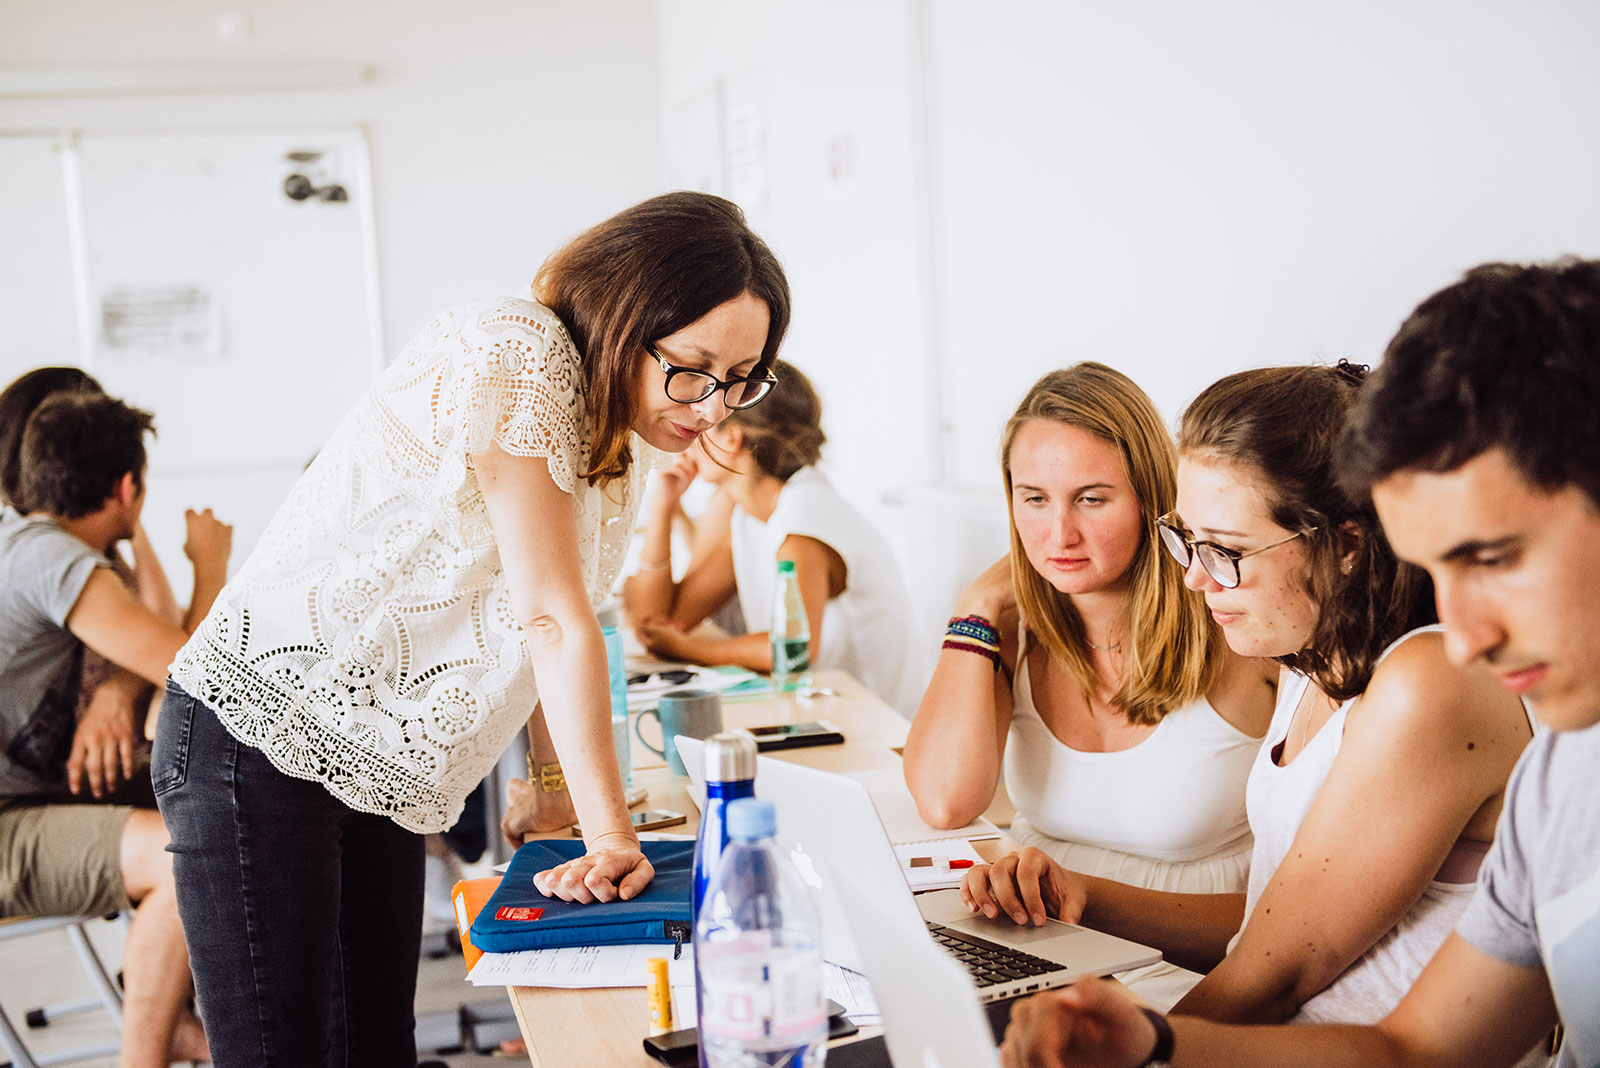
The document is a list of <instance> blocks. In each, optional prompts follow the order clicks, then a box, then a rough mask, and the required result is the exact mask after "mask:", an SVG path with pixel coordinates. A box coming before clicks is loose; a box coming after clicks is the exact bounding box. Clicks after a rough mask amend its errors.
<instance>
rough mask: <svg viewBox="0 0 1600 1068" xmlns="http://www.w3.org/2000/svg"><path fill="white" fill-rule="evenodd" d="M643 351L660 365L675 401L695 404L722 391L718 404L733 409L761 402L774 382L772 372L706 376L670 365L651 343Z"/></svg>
mask: <svg viewBox="0 0 1600 1068" xmlns="http://www.w3.org/2000/svg"><path fill="white" fill-rule="evenodd" d="M644 349H645V351H646V352H648V353H649V354H650V355H651V356H654V357H655V360H656V363H658V364H660V365H661V370H662V371H664V372H665V373H666V376H667V381H666V386H665V388H666V391H667V397H668V399H670V400H673V401H676V402H677V403H679V404H695V403H698V402H700V401H703V400H705V399H706V398H707V397H709V396H711V394H713V393H715V392H716V391H717V390H719V389H720V390H722V391H723V393H722V403H723V404H725V405H727V406H728V407H729V408H733V409H735V410H737V409H739V408H749V407H751V406H752V405H755V404H759V403H761V401H762V400H764V399H765V398H766V396H767V394H768V393H771V392H772V387H773V386H776V385H777V384H778V379H777V376H776V375H773V374H772V373H770V372H769V373H767V374H765V375H759V376H754V377H750V378H730V379H728V380H727V381H726V382H724V381H723V380H722V379H720V378H718V377H717V376H716V375H708V374H706V373H705V372H704V371H696V370H694V369H692V368H689V367H674V366H673V365H672V364H671V363H669V362H667V358H666V357H665V356H663V355H661V353H659V352H657V351H656V347H655V346H654V345H646V346H645V347H644Z"/></svg>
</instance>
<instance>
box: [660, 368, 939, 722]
mask: <svg viewBox="0 0 1600 1068" xmlns="http://www.w3.org/2000/svg"><path fill="white" fill-rule="evenodd" d="M776 374H777V378H778V385H777V387H776V389H775V390H774V392H773V395H772V398H771V399H770V400H769V401H767V403H765V404H763V405H761V407H759V408H753V409H743V410H739V411H735V412H733V413H731V414H730V415H729V416H728V418H727V419H726V420H724V421H723V422H722V424H721V425H719V426H718V427H716V428H715V429H713V430H710V431H708V432H707V433H706V434H705V436H704V437H702V438H701V447H700V448H699V449H696V450H694V452H693V453H691V454H689V455H686V456H685V457H684V458H683V459H682V460H680V461H679V462H678V465H677V466H676V467H673V468H671V469H669V470H667V471H664V472H662V474H661V475H660V476H659V478H658V483H657V487H656V491H655V492H654V493H652V495H651V504H650V510H649V513H648V515H647V516H646V519H645V536H644V549H643V558H642V561H641V565H640V571H639V574H638V575H636V576H634V578H633V579H632V580H631V581H630V582H629V585H628V609H629V612H630V613H631V614H632V615H633V617H634V618H635V619H636V620H637V621H638V631H639V640H640V641H642V642H643V643H644V645H645V648H647V649H649V650H650V651H651V652H652V653H654V654H656V655H657V656H661V657H666V658H668V659H671V660H683V661H687V662H688V663H691V664H738V665H740V666H742V667H747V668H750V669H751V670H754V671H770V670H771V669H772V647H771V645H770V644H769V642H768V627H769V626H770V625H771V622H772V610H773V600H774V591H775V590H776V588H777V581H776V562H777V561H780V560H789V561H792V562H793V563H794V568H795V575H796V577H797V579H798V581H799V585H800V596H801V599H802V600H803V601H804V602H805V606H806V617H807V620H808V622H809V624H810V629H811V646H810V653H811V666H812V668H813V669H826V668H840V669H842V670H845V671H848V672H850V673H851V674H852V675H853V676H855V677H856V678H857V679H860V680H861V682H862V683H863V684H864V685H865V686H866V687H867V688H868V689H869V690H872V691H873V692H874V693H876V694H877V695H878V696H879V697H881V698H883V699H884V701H886V702H887V703H888V704H890V705H891V706H893V707H894V708H896V709H898V710H900V712H901V714H908V713H909V712H910V711H911V709H912V708H913V707H915V703H916V699H917V695H918V694H919V693H920V691H921V688H922V683H923V676H922V673H921V671H919V670H918V668H919V666H920V665H919V664H918V663H917V659H916V655H915V651H916V642H915V640H914V637H913V635H912V632H911V601H910V597H909V596H908V594H907V593H906V585H905V582H904V580H903V579H902V578H901V575H900V566H899V564H898V563H897V562H896V561H895V558H894V553H893V552H892V550H890V548H889V544H888V542H886V541H884V539H883V536H882V535H881V534H879V533H878V531H877V528H875V527H874V526H873V525H872V522H871V521H870V520H869V519H867V517H866V516H865V515H863V514H862V513H861V511H860V510H859V509H857V508H856V507H855V506H854V505H852V504H851V503H850V502H849V501H847V500H845V498H844V497H843V496H842V495H840V493H839V491H838V490H836V489H835V488H834V487H833V484H832V483H831V482H829V481H828V478H827V476H826V475H824V474H823V473H822V472H821V471H820V470H818V469H817V467H816V466H815V465H816V464H817V462H818V461H819V460H820V459H821V458H822V444H823V441H824V440H825V436H824V435H823V432H822V401H821V400H820V399H819V398H818V397H817V391H816V390H815V389H813V388H812V387H811V382H810V380H809V379H807V378H806V376H805V375H804V374H802V373H801V372H800V369H799V368H797V367H794V366H792V365H790V364H787V363H784V362H782V361H779V363H778V365H777V368H776ZM697 475H698V477H700V478H703V479H705V480H706V481H707V482H710V483H712V484H713V485H715V486H717V487H718V489H720V490H724V491H726V493H727V494H728V496H729V498H730V499H731V501H732V502H733V505H734V507H733V510H732V514H731V515H727V514H723V515H721V516H720V522H717V521H716V520H710V519H708V520H707V521H708V522H713V523H715V524H716V525H715V526H714V528H713V529H710V530H706V531H697V533H696V542H697V547H704V548H702V551H700V552H697V553H696V554H695V557H694V559H693V560H691V562H690V566H689V569H688V570H687V571H686V572H685V573H684V576H683V579H682V581H680V582H674V581H673V578H672V537H671V533H672V532H671V524H672V516H673V513H674V511H675V509H676V507H677V504H678V501H679V500H681V499H682V497H683V494H684V491H685V490H686V489H688V487H689V484H690V483H691V482H692V481H693V480H694V479H695V477H696V476H697ZM735 594H737V596H738V598H739V606H740V608H741V610H742V611H743V613H744V623H745V629H746V631H747V632H748V633H746V634H742V635H739V636H738V637H733V638H714V637H706V636H702V635H698V634H693V633H690V632H691V631H692V630H693V629H694V628H695V627H696V626H697V625H698V624H699V623H700V621H701V620H703V619H705V618H706V616H707V615H709V614H710V613H712V612H714V611H715V610H716V609H717V608H718V607H719V606H720V605H722V604H723V603H724V602H726V601H727V600H728V598H729V597H732V596H734V595H735Z"/></svg>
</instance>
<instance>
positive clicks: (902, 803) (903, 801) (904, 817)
mask: <svg viewBox="0 0 1600 1068" xmlns="http://www.w3.org/2000/svg"><path fill="white" fill-rule="evenodd" d="M846 774H848V775H849V776H850V778H852V779H855V780H856V781H857V782H859V783H861V785H863V786H865V787H866V788H867V793H868V794H870V795H871V796H872V807H873V808H875V809H877V810H878V819H879V820H881V821H882V822H883V830H884V833H885V834H887V835H888V836H889V841H891V842H893V843H894V844H895V845H899V844H900V843H902V842H931V841H935V840H938V839H943V838H995V837H998V836H999V834H1000V828H998V827H996V826H995V825H994V824H992V823H990V822H989V821H988V820H986V819H984V818H983V817H982V816H979V817H978V818H977V819H976V820H974V821H973V822H971V823H969V824H967V825H966V826H965V827H955V828H952V829H950V830H947V831H942V830H939V829H938V828H937V827H929V826H928V825H927V824H926V823H923V822H922V817H921V816H919V815H917V803H916V801H915V800H914V799H913V798H912V796H911V791H910V790H909V789H907V788H906V780H905V776H904V774H903V773H902V772H901V771H900V769H899V768H880V769H877V770H875V771H852V772H847V773H846Z"/></svg>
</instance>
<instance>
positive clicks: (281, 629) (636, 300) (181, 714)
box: [152, 193, 789, 1068]
mask: <svg viewBox="0 0 1600 1068" xmlns="http://www.w3.org/2000/svg"><path fill="white" fill-rule="evenodd" d="M788 322H789V290H788V285H787V283H786V281H785V279H784V274H783V270H782V268H781V267H780V266H779V264H778V261H777V259H776V258H775V257H774V256H773V254H772V253H771V251H770V250H769V249H768V248H767V246H766V245H765V244H763V243H762V241H761V239H760V238H758V237H757V236H756V235H755V234H753V233H752V232H751V231H750V229H749V227H748V226H747V225H746V224H745V220H744V216H743V214H742V213H741V212H740V211H739V209H738V208H737V207H736V206H734V205H733V204H731V203H729V202H728V201H725V200H722V199H720V198H717V197H712V196H707V195H704V194H699V193H673V194H668V195H666V196H661V197H656V198H654V199H652V200H648V201H645V202H644V203H642V204H639V205H637V206H635V207H632V208H629V209H628V210H626V211H624V212H622V213H621V214H619V215H617V216H615V217H613V218H611V219H609V220H607V221H605V222H602V223H600V224H599V225H597V226H595V227H593V228H592V229H590V230H588V231H587V232H585V233H583V234H580V235H579V236H578V237H577V238H575V239H574V240H573V241H572V242H571V243H569V244H568V245H566V246H565V247H564V248H562V249H560V250H559V251H557V252H556V253H555V254H554V255H553V256H551V257H550V258H549V259H548V260H547V261H546V262H545V264H544V266H543V267H542V268H541V269H540V271H539V273H538V276H537V277H536V278H535V280H534V283H533V286H532V290H531V292H529V293H527V294H526V295H524V296H519V297H500V298H494V299H490V300H484V301H480V302H478V303H475V304H468V305H465V306H463V307H459V308H454V309H451V310H449V311H446V312H444V313H443V314H441V315H440V316H439V317H438V318H436V319H435V320H434V321H433V322H432V323H431V324H429V325H428V326H427V327H426V328H424V329H423V331H422V332H421V333H420V334H418V335H417V337H416V338H415V339H414V340H413V341H412V342H411V343H410V344H409V345H408V346H407V347H406V348H405V349H404V350H403V351H402V352H401V353H400V354H399V356H398V357H397V358H396V359H395V360H394V362H393V363H392V364H391V365H390V366H389V368H388V370H387V371H385V372H384V374H383V375H382V376H381V377H380V378H379V380H378V381H377V382H376V383H375V384H374V386H373V388H372V389H371V390H369V391H368V392H367V394H366V395H365V396H364V397H363V398H362V399H361V400H360V401H358V402H357V404H356V406H355V408H354V409H353V410H352V411H351V413H350V414H349V416H347V417H346V419H345V421H344V422H343V423H342V424H341V425H340V427H339V428H338V429H337V430H336V431H335V432H334V434H333V437H332V438H331V439H330V440H329V442H328V443H327V445H326V446H324V447H323V448H322V449H321V451H320V452H319V453H318V455H317V458H316V460H315V461H313V462H312V464H311V465H310V467H309V468H307V470H306V472H305V474H304V475H303V476H302V477H301V479H300V481H299V482H298V483H297V484H296V485H295V487H294V489H293V490H291V491H290V494H289V499H288V501H287V502H286V503H285V504H284V505H283V507H282V508H281V509H280V510H279V512H278V514H277V516H276V517H275V518H274V519H273V521H272V523H271V525H270V526H269V527H268V529H267V532H266V534H265V535H264V536H263V538H262V541H261V544H260V545H258V546H257V547H256V550H255V552H254V553H253V554H252V555H251V556H250V558H249V560H248V561H247V562H246V563H245V565H244V567H243V568H242V569H241V571H240V572H239V574H238V575H237V576H236V577H235V578H234V579H233V581H232V582H230V583H229V584H228V585H227V587H226V588H225V589H224V590H223V591H222V593H221V594H220V595H219V596H218V597H217V600H216V603H215V606H214V607H213V608H212V610H211V612H210V614H209V615H208V616H207V617H206V620H205V622H204V623H203V624H202V625H201V626H200V629H199V630H198V631H197V632H196V633H195V635H194V637H193V639H191V641H190V642H189V644H188V645H187V646H185V648H184V649H183V651H182V652H181V653H180V654H179V655H178V658H177V660H176V661H175V663H174V664H173V666H172V679H171V681H170V682H169V683H168V690H167V698H166V704H165V705H164V708H163V713H162V717H161V724H160V729H159V732H158V736H157V741H156V753H155V759H154V766H153V769H152V770H153V774H154V778H155V782H156V788H157V793H158V795H159V799H160V805H161V810H162V814H163V815H164V816H165V817H166V820H167V823H168V826H169V827H170V828H171V831H172V849H173V852H174V854H175V858H176V859H175V864H174V868H175V874H176V879H177V887H178V897H179V904H180V908H181V910H182V914H183V921H184V927H185V929H186V930H188V931H190V932H191V934H193V933H194V932H203V933H204V937H192V938H191V946H192V948H193V950H194V957H193V963H194V974H195V985H196V988H197V991H198V996H199V1004H200V1010H201V1015H202V1017H203V1018H204V1020H205V1023H206V1029H207V1033H208V1034H209V1036H210V1039H211V1050H212V1053H213V1055H214V1060H215V1062H216V1064H217V1065H218V1066H219V1068H230V1066H235V1065H252V1066H253V1065H260V1064H265V1063H272V1064H284V1065H289V1064H292V1065H307V1066H309V1065H324V1064H332V1063H340V1064H343V1063H344V1062H345V1059H346V1044H348V1045H349V1047H350V1048H351V1049H352V1050H359V1059H360V1060H361V1063H367V1064H393V1065H401V1064H415V1063H416V1054H415V1049H414V1048H413V1046H414V1044H413V1038H412V1003H413V995H414V987H415V984H416V972H417V951H418V944H419V930H420V909H421V902H422V885H423V840H422V834H423V833H424V832H432V831H442V830H444V829H445V828H447V827H449V826H450V825H451V824H452V823H453V822H454V821H455V819H456V817H457V815H458V814H459V813H460V811H461V807H462V801H463V798H464V797H465V796H466V794H467V793H468V792H469V791H471V790H472V789H474V788H475V787H476V786H477V784H478V783H479V781H480V780H481V779H482V778H483V777H484V774H485V773H486V772H487V771H488V770H489V768H490V767H491V766H492V765H493V764H494V763H495V762H496V761H497V760H498V759H499V757H500V754H501V753H502V752H503V751H504V750H505V748H506V745H507V744H508V743H509V742H510V741H511V739H512V737H513V736H514V735H515V734H516V732H517V731H518V730H520V729H523V728H524V727H526V728H527V730H528V732H529V735H530V740H531V746H532V751H533V756H532V759H531V760H530V770H533V767H532V766H533V765H538V766H539V767H538V774H537V776H535V778H536V779H537V781H538V783H539V787H538V788H535V789H527V790H523V791H522V792H521V797H522V799H523V802H524V803H523V804H522V805H521V806H520V807H514V808H513V810H512V811H511V812H510V813H509V814H508V817H507V830H508V833H510V834H512V835H514V836H515V837H516V838H517V839H518V840H520V838H521V833H522V832H524V831H546V830H552V829H555V828H558V827H561V826H564V825H566V824H570V823H572V822H574V819H575V817H579V818H581V822H582V825H583V829H584V831H585V838H586V845H587V852H586V854H585V855H584V856H582V857H580V858H578V859H576V860H574V861H572V862H570V863H568V864H564V865H562V866H560V867H557V868H554V869H552V870H550V871H547V872H542V873H540V874H539V875H538V876H536V878H535V884H536V885H537V887H538V888H539V890H540V891H541V892H543V893H545V894H547V895H553V896H557V897H561V898H565V899H569V900H576V901H581V902H591V901H609V900H612V899H615V898H618V897H622V898H630V897H633V896H634V895H636V894H638V893H639V892H640V891H641V890H643V889H644V887H645V886H646V884H648V883H649V881H650V879H651V878H652V876H653V874H654V872H653V871H652V869H651V867H650V864H649V862H648V861H647V860H646V859H645V858H644V855H643V853H642V852H641V851H640V848H639V840H638V837H637V835H636V834H635V833H634V831H633V828H632V825H631V823H630V821H629V818H628V809H627V805H626V804H625V803H624V800H623V790H622V782H621V779H620V777H619V773H618V769H617V766H616V762H615V760H614V759H613V757H612V747H611V726H610V723H611V720H610V706H609V701H608V697H607V693H608V687H607V681H606V679H607V672H606V659H605V647H604V644H603V642H602V639H601V634H600V626H599V623H598V622H597V620H596V618H595V614H594V609H595V606H596V605H597V604H598V603H599V602H600V600H601V599H602V598H604V597H605V596H606V594H607V593H608V592H609V590H610V588H611V585H612V581H613V580H614V579H615V577H616V572H617V569H618V566H619V564H620V563H621V560H622V554H623V549H624V546H625V543H626V541H627V539H628V537H629V535H630V534H631V532H632V528H633V517H634V514H635V511H636V509H637V507H638V502H639V497H640V491H641V490H642V488H643V485H644V479H645V476H646V474H647V473H648V472H649V470H650V469H651V468H652V467H653V466H655V465H656V463H657V462H658V461H659V459H660V458H661V457H662V455H663V454H669V455H670V454H678V453H682V452H683V451H684V450H686V449H688V448H689V447H690V446H691V445H693V444H694V443H695V442H696V441H697V440H698V439H699V438H700V436H701V435H702V434H703V433H705V431H707V430H708V429H710V428H711V427H714V426H715V425H716V424H717V423H719V422H721V421H722V419H723V418H724V417H725V416H726V415H727V414H728V411H729V410H730V406H738V405H745V404H750V403H755V402H756V401H759V400H760V399H761V396H762V395H763V394H764V392H765V390H766V389H767V388H770V387H768V386H766V385H765V383H766V382H767V381H768V380H769V379H770V376H769V374H768V369H769V368H770V367H771V366H772V364H773V361H774V360H775V359H776V358H777V352H778V346H779V344H780V342H781V341H782V340H783V336H784V331H785V330H786V328H787V326H788ZM667 354H670V355H671V356H672V357H673V358H675V359H677V360H678V362H679V364H680V365H681V366H676V367H669V366H664V365H663V361H662V356H663V355H667ZM530 713H531V718H530ZM563 781H564V783H565V785H563ZM350 1055H351V1056H352V1057H354V1056H355V1054H354V1053H352V1054H350Z"/></svg>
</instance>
